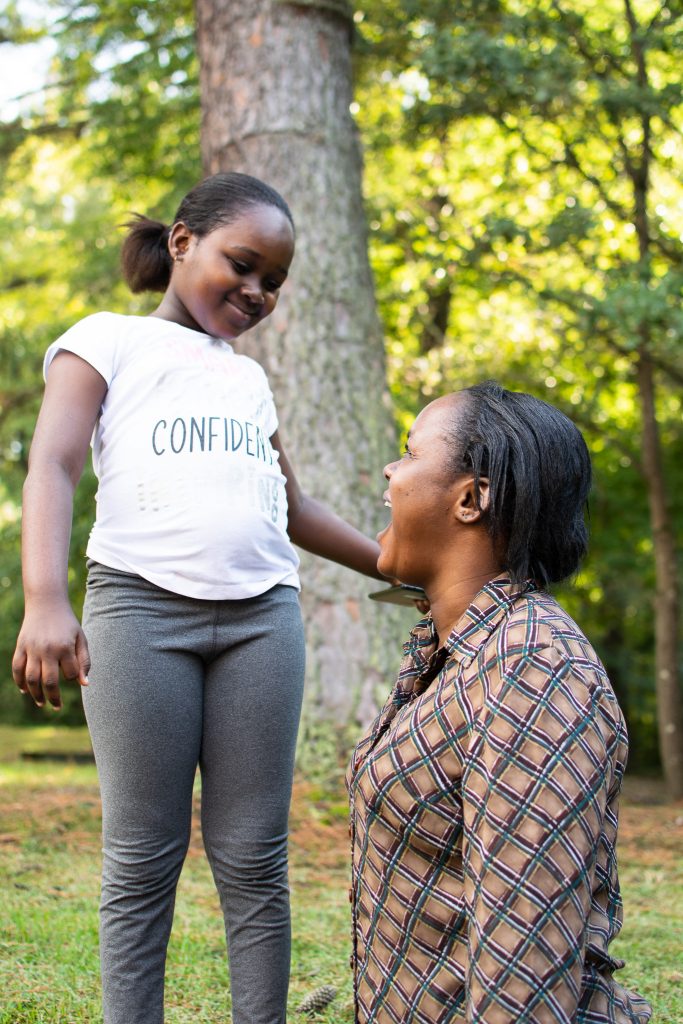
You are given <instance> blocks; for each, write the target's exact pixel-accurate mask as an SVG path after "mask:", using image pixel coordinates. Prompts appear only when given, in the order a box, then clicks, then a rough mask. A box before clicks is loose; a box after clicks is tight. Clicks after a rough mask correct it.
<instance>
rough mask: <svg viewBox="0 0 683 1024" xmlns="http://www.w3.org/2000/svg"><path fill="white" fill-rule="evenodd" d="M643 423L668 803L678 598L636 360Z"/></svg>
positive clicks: (677, 784) (679, 762)
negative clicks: (652, 549)
mask: <svg viewBox="0 0 683 1024" xmlns="http://www.w3.org/2000/svg"><path fill="white" fill-rule="evenodd" d="M638 387H639V392H640V403H641V409H642V417H643V467H644V471H645V477H646V480H647V485H648V486H647V489H648V500H649V503H650V521H651V523H652V543H653V547H654V556H655V580H656V593H655V687H656V693H657V725H658V728H659V749H660V756H661V759H662V768H663V770H664V779H665V782H666V787H667V790H668V793H669V796H670V797H671V799H672V800H678V799H680V798H681V797H683V706H682V701H681V690H680V682H679V675H678V630H679V625H678V623H679V609H680V598H679V592H678V572H677V565H676V545H675V542H674V535H673V529H672V525H671V517H670V515H669V509H668V506H667V500H666V490H665V486H664V470H663V466H662V455H661V444H660V440H659V431H658V428H657V418H656V410H655V389H654V376H653V368H652V362H651V360H650V358H649V356H648V355H647V353H646V352H641V353H640V356H639V360H638Z"/></svg>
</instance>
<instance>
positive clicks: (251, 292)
mask: <svg viewBox="0 0 683 1024" xmlns="http://www.w3.org/2000/svg"><path fill="white" fill-rule="evenodd" d="M242 293H243V294H244V295H246V296H247V298H248V299H249V300H250V301H251V302H253V303H255V304H257V305H262V304H263V301H264V300H263V288H262V287H261V282H260V281H257V280H255V279H253V278H247V280H246V281H244V283H243V284H242Z"/></svg>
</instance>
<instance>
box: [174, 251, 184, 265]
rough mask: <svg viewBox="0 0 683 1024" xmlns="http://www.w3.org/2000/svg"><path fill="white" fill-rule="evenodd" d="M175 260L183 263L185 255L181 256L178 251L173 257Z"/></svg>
mask: <svg viewBox="0 0 683 1024" xmlns="http://www.w3.org/2000/svg"><path fill="white" fill-rule="evenodd" d="M173 262H174V263H182V262H183V257H182V256H179V255H178V253H176V254H175V256H174V257H173Z"/></svg>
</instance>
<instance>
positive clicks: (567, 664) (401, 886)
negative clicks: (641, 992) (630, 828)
mask: <svg viewBox="0 0 683 1024" xmlns="http://www.w3.org/2000/svg"><path fill="white" fill-rule="evenodd" d="M626 754H627V739H626V731H625V728H624V722H623V718H622V715H621V712H620V710H619V707H618V705H617V703H616V700H615V697H614V694H613V692H612V689H611V686H610V683H609V680H608V679H607V676H606V674H605V670H604V668H603V666H602V665H601V663H600V661H599V660H598V658H597V656H596V654H595V652H594V651H593V649H592V648H591V646H590V644H589V643H588V641H587V640H586V638H585V637H584V636H583V634H582V633H581V632H580V630H579V629H578V627H577V626H576V625H575V624H574V622H572V620H571V619H570V618H569V616H568V615H567V614H566V613H565V612H564V611H563V610H562V609H561V608H560V607H559V605H558V604H557V603H556V602H555V601H554V600H553V599H552V598H551V597H550V596H548V595H547V594H545V593H542V592H539V591H537V590H536V589H535V587H534V586H533V585H532V584H530V583H528V584H526V585H523V586H521V587H520V586H518V585H517V586H515V585H513V584H511V583H510V582H509V581H507V580H496V581H494V582H492V583H490V584H488V585H487V586H486V587H484V589H483V590H481V591H480V593H479V594H478V595H477V597H476V598H475V600H474V602H473V603H472V604H471V605H470V607H469V608H468V610H467V612H466V613H465V615H464V616H463V618H462V619H461V620H460V621H459V622H458V624H457V626H456V627H455V629H454V630H453V631H452V632H451V634H450V636H449V637H448V640H447V642H446V644H445V645H444V647H443V648H441V649H439V650H437V639H436V636H435V633H434V629H433V625H432V622H431V619H430V618H429V617H428V618H426V619H424V620H423V621H422V622H420V623H418V625H417V626H416V627H415V629H414V630H413V631H412V633H411V635H410V640H409V641H408V643H407V644H406V645H405V647H404V658H403V662H402V664H401V669H400V673H399V677H398V683H397V685H396V687H395V689H394V691H393V693H392V695H391V696H390V698H389V700H388V701H387V703H386V705H385V707H384V708H383V710H382V712H381V713H380V715H379V716H378V717H377V719H376V720H375V722H374V723H373V725H372V727H371V728H370V731H369V732H368V734H367V735H366V736H365V737H364V738H363V739H362V740H361V742H360V743H359V744H358V746H357V748H356V750H355V753H354V757H353V760H352V764H351V767H350V769H349V773H348V777H347V783H348V786H349V793H350V798H351V833H352V841H353V886H352V890H351V897H352V907H353V921H354V954H353V957H352V961H353V966H354V971H355V995H356V1021H357V1022H358V1024H366V1022H367V1024H369V1022H377V1024H393V1022H401V1024H407V1022H410V1024H442V1022H445V1021H460V1020H467V1021H471V1022H473V1024H474V1022H480V1024H511V1022H521V1021H524V1022H552V1024H556V1022H557V1024H559V1022H570V1021H571V1022H581V1024H598V1022H602V1021H613V1022H620V1024H622V1022H626V1021H629V1022H638V1024H642V1022H645V1021H647V1020H649V1017H650V1007H649V1006H648V1004H647V1003H646V1002H645V1001H644V1000H643V999H641V998H640V997H639V996H637V995H635V994H634V993H632V992H629V991H628V990H626V989H625V988H623V987H622V986H621V985H620V984H618V983H617V982H616V981H615V980H614V979H613V977H612V972H613V971H614V970H616V969H617V968H619V967H621V966H622V965H623V964H622V962H621V961H617V960H614V959H613V958H612V957H611V956H610V955H609V953H608V945H609V942H610V940H611V939H613V938H614V936H615V935H616V934H617V932H618V931H619V929H620V927H621V920H622V914H621V899H620V896H619V883H618V879H617V865H616V857H615V841H616V834H617V798H618V793H619V788H620V784H621V777H622V774H623V770H624V764H625V760H626Z"/></svg>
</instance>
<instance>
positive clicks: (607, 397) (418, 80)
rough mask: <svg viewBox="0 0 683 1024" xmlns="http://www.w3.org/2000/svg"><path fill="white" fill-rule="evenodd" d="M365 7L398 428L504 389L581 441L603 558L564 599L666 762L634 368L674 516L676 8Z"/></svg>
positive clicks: (374, 219) (679, 239) (375, 235)
mask: <svg viewBox="0 0 683 1024" xmlns="http://www.w3.org/2000/svg"><path fill="white" fill-rule="evenodd" d="M631 7H632V10H633V19H634V20H633V22H632V23H631V22H630V21H629V14H628V12H629V7H625V6H624V5H622V4H621V3H616V2H608V3H606V4H602V5H595V4H591V3H588V2H583V0H574V2H572V3H562V2H561V3H557V2H556V0H552V2H551V0H545V2H541V3H536V4H528V3H522V4H520V3H517V2H512V0H509V2H508V0H505V2H502V0H501V2H490V3H484V4H476V5H475V4H470V3H464V4H457V5H456V6H453V5H452V4H450V3H448V2H447V0H425V2H420V3H417V2H415V3H412V2H408V3H406V2H402V3H401V4H398V3H394V2H391V0H367V2H363V0H361V2H360V3H359V7H358V10H357V12H356V25H357V29H358V32H359V35H360V37H361V44H360V46H359V47H358V57H357V74H358V82H359V87H358V89H357V93H356V96H357V100H358V102H357V105H356V106H357V110H356V116H357V120H358V122H359V125H360V128H361V132H362V135H363V139H364V142H365V147H366V200H367V205H368V216H369V223H370V232H371V234H370V248H371V257H372V262H373V267H374V271H375V277H376V282H377V292H378V298H379V302H380V308H381V310H382V312H383V314H384V315H385V322H386V324H387V328H388V334H389V339H388V356H389V371H390V375H391V385H392V391H393V394H394V397H395V399H396V403H397V406H398V409H399V414H400V416H401V420H402V423H403V424H404V425H405V426H407V425H408V424H409V422H410V420H411V418H412V417H413V416H414V414H415V412H416V411H417V410H419V408H420V407H421V405H422V404H424V403H425V402H426V401H428V400H430V399H431V398H433V397H435V396H437V395H438V394H441V393H443V392H447V391H450V390H456V389H458V388H460V387H462V386H464V385H467V384H469V383H472V382H474V381H476V380H480V379H485V378H489V377H495V378H497V379H499V380H501V381H502V382H503V383H504V384H505V385H506V386H508V387H512V388H518V389H523V390H528V391H531V392H532V393H535V394H537V395H539V396H540V397H543V398H547V399H548V400H550V401H552V402H554V403H555V404H557V405H559V406H560V407H562V408H563V409H564V410H565V411H566V412H567V413H568V414H569V415H570V416H571V417H572V418H573V419H574V420H575V421H576V422H577V423H578V425H579V426H580V427H581V428H582V429H583V431H584V433H585V434H586V436H587V440H588V442H589V445H590V447H591V450H592V455H593V461H594V467H595V475H596V486H595V493H594V497H593V501H592V509H591V529H592V555H591V559H590V561H589V563H588V564H587V566H586V567H585V570H584V572H583V573H582V574H581V576H580V578H579V580H578V581H577V582H576V586H574V587H571V588H563V590H562V592H561V597H562V599H563V600H564V601H565V603H566V604H568V605H569V606H570V608H571V610H572V612H573V614H574V615H575V617H576V618H577V619H578V621H579V622H580V624H581V625H582V626H583V628H584V629H585V630H586V631H587V633H588V634H589V636H590V637H591V638H592V639H593V640H594V642H595V643H596V646H597V648H598V650H599V651H600V653H601V654H602V656H603V658H604V660H605V662H606V664H607V666H608V668H609V670H610V672H611V675H612V678H613V680H614V683H615V686H616V687H617V689H618V691H619V694H620V698H621V701H622V705H623V706H624V708H625V710H626V713H627V717H628V719H629V725H630V729H631V735H632V759H633V760H634V761H639V762H640V763H650V764H652V763H654V762H656V754H655V749H656V732H655V699H654V685H653V662H652V649H653V614H652V602H653V598H654V573H653V565H652V540H651V533H650V530H651V527H650V521H649V511H648V506H647V498H646V488H645V486H644V480H643V477H642V475H641V474H642V469H643V466H642V462H641V455H640V437H639V434H640V418H641V410H640V407H639V397H638V389H637V384H636V378H635V368H636V359H637V357H638V355H639V354H640V353H642V352H643V351H647V352H648V353H649V354H650V355H651V357H652V359H653V360H654V361H655V365H656V366H657V367H658V385H659V399H658V409H657V413H658V419H659V427H660V431H661V434H662V438H663V440H664V443H665V462H666V474H667V480H668V490H669V493H670V495H671V503H672V506H673V513H674V519H675V522H676V523H677V524H680V523H681V514H682V509H681V504H680V499H679V498H678V495H680V493H681V483H682V482H683V481H682V480H681V474H682V468H681V467H682V466H683V460H682V456H683V432H682V431H681V392H680V385H681V383H682V382H683V358H682V352H681V343H682V342H683V314H682V312H681V302H680V299H681V291H682V288H683V276H682V270H683V212H682V211H683V186H682V185H681V181H683V173H682V172H683V150H681V147H680V134H681V128H682V127H683V92H682V90H681V86H680V73H679V71H680V61H681V57H683V31H682V26H681V18H682V16H683V11H680V10H679V9H678V8H677V7H676V6H674V5H669V4H666V3H665V4H663V5H660V4H655V3H649V2H647V0H643V2H640V3H633V4H632V5H631Z"/></svg>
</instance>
